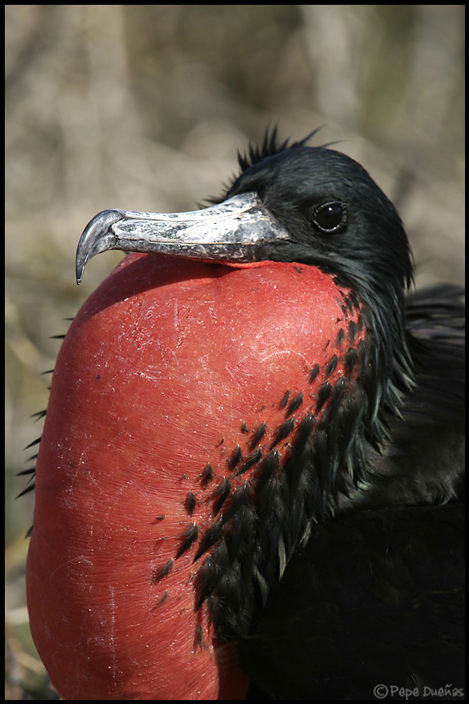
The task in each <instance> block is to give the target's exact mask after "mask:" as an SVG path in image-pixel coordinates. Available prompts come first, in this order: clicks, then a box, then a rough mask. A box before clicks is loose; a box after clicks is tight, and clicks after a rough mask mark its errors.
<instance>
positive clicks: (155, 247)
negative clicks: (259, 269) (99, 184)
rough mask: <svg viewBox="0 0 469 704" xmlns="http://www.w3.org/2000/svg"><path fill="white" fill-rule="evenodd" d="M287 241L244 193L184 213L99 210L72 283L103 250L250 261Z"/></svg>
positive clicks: (256, 200)
mask: <svg viewBox="0 0 469 704" xmlns="http://www.w3.org/2000/svg"><path fill="white" fill-rule="evenodd" d="M289 239H290V237H289V235H288V232H287V231H286V230H285V228H284V227H283V226H282V225H281V224H280V223H279V222H278V221H277V220H276V219H275V218H274V217H273V215H272V214H271V213H270V212H269V211H268V210H267V208H266V207H265V205H264V204H263V203H262V201H261V200H260V199H259V197H258V195H257V194H256V193H243V194H241V195H238V196H234V197H233V198H230V199H229V200H225V201H224V202H223V203H220V204H218V205H214V206H211V207H210V208H204V209H203V210H194V211H191V212H187V213H140V212H135V211H132V210H103V211H102V212H101V213H98V215H96V216H95V217H94V218H93V219H92V220H91V221H90V222H89V223H88V225H87V226H86V227H85V229H84V231H83V234H82V236H81V237H80V241H79V243H78V248H77V254H76V260H75V262H76V277H77V283H80V282H81V279H82V276H83V270H84V268H85V265H86V263H87V261H88V260H89V259H91V258H92V257H94V256H95V255H96V254H99V253H100V252H105V251H106V250H108V249H120V250H122V251H124V252H158V253H160V254H171V255H177V256H181V257H186V258H189V259H205V260H214V261H226V262H253V261H258V260H260V259H265V258H266V257H265V256H262V254H261V248H262V246H263V245H265V244H269V243H274V242H277V241H279V240H289Z"/></svg>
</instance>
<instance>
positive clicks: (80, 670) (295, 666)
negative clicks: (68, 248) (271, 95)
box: [27, 130, 464, 699]
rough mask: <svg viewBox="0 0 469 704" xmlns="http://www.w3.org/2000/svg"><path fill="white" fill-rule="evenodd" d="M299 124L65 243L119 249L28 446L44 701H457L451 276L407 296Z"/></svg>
mask: <svg viewBox="0 0 469 704" xmlns="http://www.w3.org/2000/svg"><path fill="white" fill-rule="evenodd" d="M311 136H312V135H308V137H306V138H305V139H303V140H301V141H297V142H290V141H288V140H287V141H284V142H280V141H279V139H278V137H277V133H276V130H274V131H273V132H270V133H266V135H265V138H264V141H263V144H262V145H261V146H260V147H254V146H250V148H249V151H248V153H247V155H245V156H242V155H238V160H239V166H240V173H239V175H238V176H236V177H235V178H234V179H233V180H232V183H231V184H230V185H229V186H228V188H227V189H226V190H225V192H224V193H223V195H222V196H221V197H219V198H215V199H212V201H211V205H210V206H209V207H207V208H203V209H200V210H198V211H193V212H187V213H153V212H146V213H140V212H135V211H127V210H120V209H115V210H106V211H103V212H101V213H99V214H98V215H97V216H96V217H95V218H93V220H91V222H90V223H89V224H88V226H87V227H86V229H85V230H84V232H83V235H82V237H81V239H80V242H79V245H78V250H77V255H76V267H77V279H78V281H80V280H81V277H82V274H83V269H84V266H85V264H86V263H87V261H88V260H89V259H90V258H91V257H93V256H95V255H96V254H98V253H100V252H103V251H106V250H108V249H119V250H123V251H125V252H128V255H127V257H126V258H125V259H124V260H123V261H122V262H121V263H120V264H119V266H118V267H117V268H116V269H115V270H114V272H112V273H111V274H110V276H109V277H108V278H107V279H105V281H104V282H103V283H102V284H101V285H100V286H99V288H98V289H97V290H96V291H95V292H94V293H93V294H92V296H91V297H90V298H89V299H88V301H87V302H86V303H85V304H84V306H83V307H82V309H81V310H80V312H79V313H78V315H77V316H76V317H75V319H74V321H73V323H72V325H71V327H70V329H69V331H68V333H67V335H66V337H65V339H64V341H63V344H62V348H61V351H60V353H59V356H58V360H57V364H56V368H55V371H54V374H53V379H52V388H51V396H50V400H49V405H48V410H47V416H46V420H45V426H44V433H43V436H42V440H41V442H40V447H39V456H38V463H37V472H36V505H35V513H34V528H33V531H32V537H31V544H30V550H29V555H28V565H27V596H28V608H29V613H30V619H31V629H32V634H33V638H34V640H35V643H36V646H37V648H38V651H39V653H40V655H41V657H42V658H43V660H44V663H45V666H46V668H47V670H48V672H49V674H50V676H51V680H52V683H53V684H54V685H55V687H56V688H57V690H58V692H59V693H60V695H61V696H62V697H63V698H65V699H217V698H218V699H233V698H244V697H246V696H247V697H248V698H254V699H256V698H260V699H262V698H273V699H373V698H383V696H392V697H393V698H409V697H410V698H412V697H414V698H415V697H416V698H419V697H424V696H429V692H430V691H437V690H438V691H439V692H440V695H441V688H443V689H444V690H445V691H444V693H445V694H446V695H447V696H451V697H457V696H459V694H460V692H461V691H462V690H461V689H460V688H461V687H462V686H463V685H462V672H463V655H462V652H463V651H462V604H461V602H462V580H463V577H462V573H463V571H462V540H463V538H462V536H463V516H462V506H463V503H462V502H463V490H462V487H463V481H462V474H463V461H462V446H463V434H464V421H463V415H464V400H463V391H462V389H463V384H462V378H463V373H464V366H463V355H464V348H463V306H462V302H461V297H462V290H461V289H460V288H459V287H457V286H454V285H451V284H447V285H436V286H433V287H430V288H427V289H424V290H422V291H417V292H412V293H410V292H409V288H410V286H411V285H412V277H413V263H412V256H411V252H410V249H409V244H408V239H407V236H406V233H405V230H404V227H403V224H402V222H401V220H400V217H399V215H398V213H397V211H396V209H395V208H394V206H393V205H392V203H391V202H390V201H389V200H388V198H387V197H386V196H385V195H384V193H383V192H382V191H381V190H380V188H379V187H378V186H377V185H376V183H375V182H374V181H373V180H372V178H371V177H370V176H369V175H368V173H367V172H366V171H365V169H364V168H363V167H362V166H361V165H359V164H358V163H357V162H355V161H354V160H352V159H351V158H349V157H348V156H346V155H345V154H343V153H341V152H338V151H336V150H334V149H331V148H330V145H329V146H328V145H325V146H318V147H311V146H308V140H309V139H310V138H311ZM380 688H381V689H380ZM393 688H397V689H393ZM425 688H427V689H425ZM445 688H446V689H445ZM409 692H410V693H409ZM383 693H384V694H383ZM436 696H439V695H436Z"/></svg>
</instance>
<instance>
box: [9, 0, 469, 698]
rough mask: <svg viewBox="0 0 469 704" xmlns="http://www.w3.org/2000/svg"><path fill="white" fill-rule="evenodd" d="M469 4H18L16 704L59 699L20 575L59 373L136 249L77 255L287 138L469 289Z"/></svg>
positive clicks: (12, 96) (12, 684) (12, 302)
mask: <svg viewBox="0 0 469 704" xmlns="http://www.w3.org/2000/svg"><path fill="white" fill-rule="evenodd" d="M463 106H464V6H463V5H291V4H290V5H7V6H6V123H7V124H6V414H5V416H6V622H7V625H6V632H7V641H6V642H7V648H6V655H7V681H6V686H7V689H6V698H7V699H53V698H55V697H56V695H54V693H53V691H52V690H51V689H50V686H49V685H48V682H47V678H46V676H45V672H44V669H43V667H42V664H41V662H40V660H39V658H38V656H37V653H36V651H35V649H34V646H33V643H32V640H31V636H30V633H29V628H28V617H27V611H26V607H25V589H24V571H25V559H26V553H27V546H28V541H27V540H25V538H24V536H25V533H26V531H27V529H28V528H29V526H30V525H31V522H32V512H33V503H34V496H33V493H29V494H27V495H26V496H23V497H21V498H19V499H18V500H15V498H14V497H15V495H16V494H18V493H19V492H20V491H22V490H23V489H24V488H25V487H26V485H27V479H28V476H26V477H24V476H22V477H17V476H15V474H16V473H17V472H19V471H22V470H24V469H26V468H28V467H30V466H33V464H34V458H33V459H32V460H30V461H29V462H28V461H27V459H28V457H31V456H33V455H34V454H35V453H36V451H37V445H33V446H32V447H31V448H29V449H28V450H26V451H23V448H24V447H25V446H26V445H28V444H29V443H31V442H32V441H34V440H35V439H36V438H37V437H38V436H39V435H40V433H41V426H42V421H41V420H39V421H38V420H35V419H34V418H32V417H31V414H33V413H35V412H36V411H40V410H42V409H44V408H46V405H47V397H48V388H47V387H48V384H49V382H50V374H49V375H47V374H46V375H41V373H42V372H44V371H47V370H50V369H52V368H53V366H54V360H55V356H56V354H57V351H58V349H59V346H60V342H61V341H60V339H51V336H54V335H60V334H63V333H65V331H66V329H67V325H68V322H66V320H65V319H66V318H71V317H73V315H74V314H75V312H76V311H77V309H78V307H79V306H80V305H81V304H82V303H83V301H84V300H85V299H86V298H87V296H88V295H89V294H90V292H91V291H92V290H93V289H94V288H95V287H96V285H97V283H98V282H99V281H101V280H102V279H103V278H104V276H105V275H106V274H107V273H108V272H109V271H110V270H111V269H112V267H113V266H114V265H115V264H116V263H117V262H118V261H119V260H120V259H121V258H122V256H123V255H122V253H116V252H109V253H106V254H105V255H103V256H102V257H98V258H96V259H94V260H93V261H92V263H91V264H90V265H89V266H88V267H87V270H86V276H85V278H84V282H83V284H82V285H81V286H80V288H78V287H77V286H76V283H75V277H74V255H75V248H76V244H77V242H78V238H79V236H80V233H81V231H82V229H83V227H84V226H85V225H86V223H87V222H88V220H89V219H90V218H91V217H92V216H93V215H95V214H96V213H97V212H98V211H100V210H103V209H105V208H112V207H121V208H126V209H131V210H160V211H164V210H169V211H171V210H189V209H194V208H196V207H197V204H198V203H200V202H201V201H202V200H203V199H204V198H206V197H208V196H210V195H217V194H218V193H220V192H221V190H222V185H223V184H224V183H226V182H227V181H228V180H229V178H230V176H231V175H233V174H234V173H236V172H237V164H236V151H237V149H239V150H240V151H241V152H243V151H244V150H245V149H246V147H247V145H248V142H249V140H252V141H257V140H260V139H261V138H262V135H263V132H264V129H265V127H266V126H267V125H271V126H272V125H274V124H278V127H279V133H280V136H281V137H286V136H291V137H292V138H294V139H299V138H302V137H303V136H304V135H305V134H306V133H307V132H309V131H311V130H312V129H313V128H315V127H318V126H320V125H324V127H323V128H322V130H321V132H320V134H319V135H318V136H317V137H316V143H319V144H320V143H324V142H329V141H334V140H342V141H341V143H340V144H338V145H336V146H335V147H334V148H336V149H339V150H340V151H344V152H345V153H347V154H348V155H350V156H352V157H353V158H355V159H357V160H358V161H360V162H361V163H362V164H363V165H364V166H365V168H366V169H367V170H368V171H369V172H370V173H371V175H372V176H373V177H374V179H375V180H376V181H377V182H378V183H379V185H380V186H381V187H382V188H383V189H384V190H385V192H386V193H387V195H388V196H389V197H390V198H391V199H392V200H393V201H394V203H395V204H396V206H397V207H398V209H399V210H400V213H401V216H402V218H403V220H404V223H405V225H406V227H407V231H408V233H409V237H410V240H411V244H412V247H413V250H414V254H415V259H416V262H417V277H416V278H417V284H418V285H422V284H426V283H431V282H434V281H438V280H445V281H452V282H461V281H462V280H463V275H464V271H463V261H464V255H463V232H464V220H463V218H464V208H463V193H464V180H463V179H464V157H463V155H464V124H465V122H464V108H463Z"/></svg>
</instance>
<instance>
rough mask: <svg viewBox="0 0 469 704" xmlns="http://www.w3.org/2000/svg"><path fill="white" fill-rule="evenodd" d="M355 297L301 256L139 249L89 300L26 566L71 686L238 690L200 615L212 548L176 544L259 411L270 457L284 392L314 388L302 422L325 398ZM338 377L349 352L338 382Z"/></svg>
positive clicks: (68, 693)
mask: <svg viewBox="0 0 469 704" xmlns="http://www.w3.org/2000/svg"><path fill="white" fill-rule="evenodd" d="M346 293H347V291H343V290H340V289H339V288H338V287H337V286H336V284H335V283H334V282H333V281H332V279H331V277H330V276H328V275H326V274H324V273H322V272H321V271H319V270H318V269H316V268H314V267H308V266H305V265H299V264H294V263H273V262H261V263H258V264H253V265H247V266H242V267H233V266H224V265H219V264H217V265H216V264H208V263H202V262H195V261H188V260H184V259H178V258H171V257H164V256H157V255H140V254H131V255H129V256H127V257H126V258H125V259H124V260H123V261H122V262H121V264H120V265H119V266H118V267H117V268H116V269H115V270H114V272H112V273H111V274H110V275H109V276H108V278H107V279H106V280H105V281H104V282H103V283H102V284H101V286H100V287H99V288H98V289H97V290H96V291H95V292H94V294H93V295H92V296H91V297H90V298H89V299H88V301H86V303H85V304H84V305H83V307H82V309H81V310H80V312H79V313H78V315H77V316H76V318H75V320H74V322H73V323H72V325H71V326H70V330H69V332H68V334H67V336H66V338H65V340H64V343H63V345H62V348H61V351H60V353H59V356H58V359H57V364H56V368H55V372H54V375H53V380H52V389H51V395H50V401H49V407H48V411H47V416H46V422H45V427H44V433H43V438H42V440H41V443H40V450H39V457H38V463H37V481H36V487H37V489H36V506H35V512H34V529H33V533H32V538H31V545H30V549H29V555H28V564H27V598H28V608H29V613H30V620H31V630H32V634H33V638H34V641H35V643H36V646H37V648H38V651H39V653H40V655H41V657H42V659H43V661H44V663H45V666H46V668H47V670H48V672H49V674H50V677H51V680H52V683H53V684H54V686H55V687H56V688H57V690H58V692H59V693H60V695H61V697H63V698H65V699H85V700H86V699H230V698H231V699H236V698H243V697H244V696H245V693H246V689H247V686H248V682H247V680H246V678H245V677H244V675H242V673H241V672H240V671H239V670H238V667H237V663H236V656H235V650H234V648H233V647H231V646H224V647H222V648H220V647H218V646H217V642H216V639H214V636H213V632H212V627H211V624H210V623H209V621H208V618H207V611H206V606H205V605H204V606H203V607H202V608H201V609H200V610H199V611H196V610H195V593H194V586H193V578H194V576H195V574H196V572H197V569H198V567H199V566H200V564H201V563H202V562H203V560H204V559H205V556H203V557H202V558H199V560H198V561H196V562H195V563H193V558H194V554H195V552H196V549H197V542H196V543H195V544H194V545H193V546H192V548H191V549H190V550H189V551H188V552H186V553H185V554H183V555H182V556H181V557H179V558H178V559H175V558H176V552H177V550H178V547H179V546H180V543H181V536H182V534H183V533H184V531H185V530H186V529H187V528H188V527H190V526H191V525H192V524H193V523H196V524H197V526H198V528H199V537H200V535H203V532H204V528H206V527H207V526H209V525H210V523H211V522H212V521H213V517H212V515H211V511H212V508H213V501H214V499H213V490H214V488H216V487H217V486H218V485H219V483H220V482H221V481H222V479H223V477H225V476H232V475H233V469H232V467H231V466H230V462H229V460H230V457H232V455H233V452H234V450H235V448H236V447H237V445H238V444H239V445H240V447H241V450H242V452H243V455H244V457H246V456H247V455H249V452H250V449H249V440H250V438H251V437H252V433H253V432H254V430H255V429H256V428H257V427H259V425H260V424H261V423H263V422H265V423H266V425H267V430H266V434H265V436H264V438H263V439H262V441H261V442H260V447H261V449H262V450H263V452H268V451H269V449H268V448H269V446H270V443H271V442H272V437H273V434H274V431H275V428H276V427H278V426H279V424H280V423H282V422H283V421H284V420H285V408H281V403H280V402H281V399H282V398H283V396H284V394H285V392H286V391H287V390H289V391H290V399H292V398H293V397H294V396H295V395H296V394H298V393H299V392H301V391H302V392H303V394H304V400H303V403H302V405H301V407H300V408H299V409H298V410H297V411H296V412H295V414H294V418H295V423H296V424H297V423H298V422H299V421H300V420H301V418H304V417H305V415H306V414H307V413H308V412H309V411H310V410H311V409H312V408H313V407H314V403H315V399H316V392H317V388H318V386H317V384H319V383H320V381H321V375H319V376H318V380H317V382H315V383H313V384H311V383H310V382H309V376H310V372H311V369H312V367H313V366H314V365H315V364H316V363H319V364H320V366H321V370H322V368H323V366H324V365H325V364H326V363H327V362H328V360H330V359H331V356H332V354H333V353H334V351H336V352H337V349H338V348H337V347H334V340H336V337H337V334H338V332H339V330H340V329H341V328H345V331H346V325H347V323H348V322H349V321H350V320H351V319H353V318H354V316H353V315H351V316H349V317H347V316H348V315H349V314H347V313H344V305H343V304H344V297H343V296H344V294H346ZM355 316H356V312H355ZM355 319H356V317H355ZM329 341H330V344H329V345H328V344H327V343H328V342H329ZM345 349H346V348H345V347H344V348H343V349H342V348H341V350H339V351H341V352H343V351H345ZM321 374H322V372H321ZM343 374H344V368H343V364H342V361H341V359H340V356H339V363H338V365H337V367H336V369H335V371H334V372H333V374H332V375H330V377H329V380H330V381H331V382H334V380H336V379H337V378H339V377H340V376H341V375H343ZM323 379H324V377H323ZM323 379H322V380H323ZM243 424H244V426H243ZM246 430H247V431H248V432H246ZM289 440H291V438H286V440H285V442H283V443H282V444H281V445H279V446H278V450H279V455H280V457H281V458H282V457H284V455H285V453H287V452H288V448H289V446H290V444H289ZM208 463H210V464H211V466H212V467H213V470H214V473H215V477H214V480H213V482H211V483H210V484H209V485H208V486H207V487H206V488H204V487H203V486H202V483H201V473H202V471H203V470H204V468H205V467H206V465H207V464H208ZM245 479H246V475H242V476H240V477H238V478H235V477H233V478H232V481H233V488H236V486H238V485H239V484H241V483H242V481H244V480H245ZM189 491H190V492H192V493H193V494H194V495H195V497H196V499H197V504H196V507H195V510H194V511H193V513H192V514H191V515H190V512H189V511H188V506H187V496H188V492H189ZM171 559H172V560H173V563H172V569H171V570H170V571H169V572H168V574H167V575H165V576H164V577H162V573H161V570H162V569H163V568H164V567H165V566H167V565H168V561H169V560H171ZM200 635H201V636H202V642H201V643H200Z"/></svg>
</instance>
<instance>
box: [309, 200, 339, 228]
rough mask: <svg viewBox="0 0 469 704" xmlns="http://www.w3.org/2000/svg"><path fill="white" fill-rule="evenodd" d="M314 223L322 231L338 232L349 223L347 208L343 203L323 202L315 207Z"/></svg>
mask: <svg viewBox="0 0 469 704" xmlns="http://www.w3.org/2000/svg"><path fill="white" fill-rule="evenodd" d="M312 216H313V223H314V224H315V225H316V227H318V228H319V229H320V230H322V232H338V231H339V230H342V229H343V228H344V227H345V225H346V224H347V210H346V208H345V205H344V204H343V203H339V202H337V201H332V202H330V203H321V205H317V206H316V207H315V208H314V209H313V213H312Z"/></svg>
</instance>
